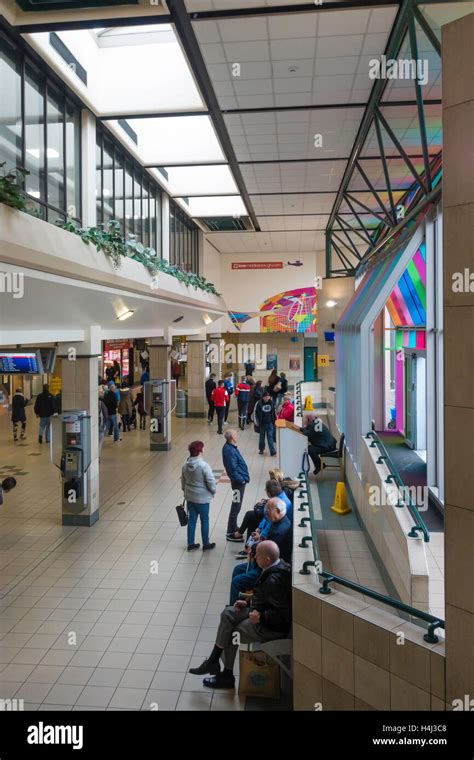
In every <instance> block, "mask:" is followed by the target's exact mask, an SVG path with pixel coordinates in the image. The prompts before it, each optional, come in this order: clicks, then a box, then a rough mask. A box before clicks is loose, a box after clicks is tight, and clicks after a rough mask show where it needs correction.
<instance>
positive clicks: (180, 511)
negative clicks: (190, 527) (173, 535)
mask: <svg viewBox="0 0 474 760" xmlns="http://www.w3.org/2000/svg"><path fill="white" fill-rule="evenodd" d="M184 504H185V502H184V501H183V503H182V504H178V506H177V507H176V514H177V515H178V520H179V524H180V525H181V527H182V528H184V527H185V526H186V525H187V524H188V519H189V518H188V513H187V511H186V509H185V507H184Z"/></svg>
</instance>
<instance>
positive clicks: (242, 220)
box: [198, 216, 254, 232]
mask: <svg viewBox="0 0 474 760" xmlns="http://www.w3.org/2000/svg"><path fill="white" fill-rule="evenodd" d="M198 221H199V222H200V223H201V224H202V225H203V227H205V228H206V229H207V230H208V231H209V232H242V231H244V232H245V231H249V230H251V231H252V232H253V231H254V226H253V224H252V220H251V219H250V217H249V216H238V217H234V216H216V217H210V216H206V217H201V218H200V219H198Z"/></svg>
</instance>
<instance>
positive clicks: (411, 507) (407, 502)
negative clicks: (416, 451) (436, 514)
mask: <svg viewBox="0 0 474 760" xmlns="http://www.w3.org/2000/svg"><path fill="white" fill-rule="evenodd" d="M365 437H366V438H367V439H369V438H372V443H371V444H370V448H374V447H375V446H376V447H377V448H378V450H379V452H380V455H379V457H378V459H377V460H376V464H382V462H384V463H385V465H386V467H387V468H388V470H389V472H390V474H389V475H388V476H387V479H386V481H385V482H386V483H391V482H392V481H393V480H394V481H395V482H396V483H397V485H398V486H400V487H401V488H402V489H404V490H403V491H402V493H403V494H405V493H406V491H405V488H406V486H405V483H404V482H403V480H402V478H401V477H400V473H399V472H398V470H397V468H396V467H395V465H394V464H393V462H392V460H391V458H390V454H389V453H388V451H387V449H386V448H385V446H384V444H383V442H382V441H381V440H380V438H379V436H378V435H377V433H376V432H375V431H374V430H371V431H370V432H369V433H367V435H366V436H365ZM407 496H408V498H406V497H405V496H404V499H403V501H402V502H400V501H399V502H398V504H397V505H396V506H397V507H403V506H406V507H407V509H408V511H409V512H410V514H411V516H412V517H413V519H414V521H415V525H413V527H412V528H411V530H410V532H409V533H408V536H409V537H410V538H417V537H418V533H423V540H424V541H425V542H426V543H428V542H429V540H430V533H429V530H428V528H427V527H426V525H425V523H424V521H423V518H422V517H421V515H420V513H419V511H418V508H417V506H416V504H414V503H413V501H412V498H411V496H410V494H407Z"/></svg>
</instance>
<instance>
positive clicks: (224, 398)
mask: <svg viewBox="0 0 474 760" xmlns="http://www.w3.org/2000/svg"><path fill="white" fill-rule="evenodd" d="M229 399H230V396H229V394H228V393H227V391H226V389H225V388H224V381H223V380H219V382H218V383H217V388H214V390H213V391H212V393H211V401H212V403H213V404H214V408H215V410H216V414H217V432H218V433H219V434H220V435H222V423H223V422H224V415H225V407H226V404H227V402H228V401H229Z"/></svg>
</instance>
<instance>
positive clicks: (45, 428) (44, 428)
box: [35, 385, 54, 443]
mask: <svg viewBox="0 0 474 760" xmlns="http://www.w3.org/2000/svg"><path fill="white" fill-rule="evenodd" d="M35 414H36V416H37V417H39V435H38V443H43V434H44V433H46V443H49V431H50V429H51V417H52V416H53V414H54V400H53V397H52V395H51V393H50V392H49V385H43V391H42V393H39V394H38V396H37V397H36V401H35Z"/></svg>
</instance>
